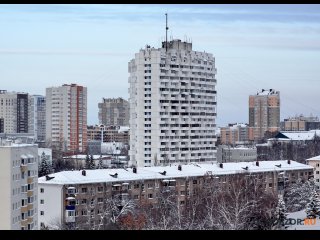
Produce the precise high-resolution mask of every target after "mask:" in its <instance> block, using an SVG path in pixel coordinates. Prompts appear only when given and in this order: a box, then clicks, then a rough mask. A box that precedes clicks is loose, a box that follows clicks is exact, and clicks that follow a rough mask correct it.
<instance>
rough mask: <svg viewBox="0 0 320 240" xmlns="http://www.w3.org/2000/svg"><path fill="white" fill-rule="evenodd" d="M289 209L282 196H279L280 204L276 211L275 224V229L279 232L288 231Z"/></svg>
mask: <svg viewBox="0 0 320 240" xmlns="http://www.w3.org/2000/svg"><path fill="white" fill-rule="evenodd" d="M287 215H288V214H287V208H286V204H285V202H284V200H283V197H282V195H279V198H278V204H277V207H276V209H275V222H274V229H277V230H284V229H286V226H285V222H286V219H287Z"/></svg>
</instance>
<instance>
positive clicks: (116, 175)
mask: <svg viewBox="0 0 320 240" xmlns="http://www.w3.org/2000/svg"><path fill="white" fill-rule="evenodd" d="M110 176H111V177H114V178H117V177H118V173H115V174H113V175H112V174H110Z"/></svg>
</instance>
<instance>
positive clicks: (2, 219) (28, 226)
mask: <svg viewBox="0 0 320 240" xmlns="http://www.w3.org/2000/svg"><path fill="white" fill-rule="evenodd" d="M0 159H1V161H0V189H1V198H0V212H1V214H0V230H36V229H38V209H37V206H38V199H37V195H38V188H37V186H38V181H37V180H38V146H37V145H33V144H18V143H12V142H11V141H9V140H1V142H0Z"/></svg>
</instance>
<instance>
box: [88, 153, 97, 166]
mask: <svg viewBox="0 0 320 240" xmlns="http://www.w3.org/2000/svg"><path fill="white" fill-rule="evenodd" d="M95 168H96V165H95V164H94V160H93V155H90V160H89V169H95Z"/></svg>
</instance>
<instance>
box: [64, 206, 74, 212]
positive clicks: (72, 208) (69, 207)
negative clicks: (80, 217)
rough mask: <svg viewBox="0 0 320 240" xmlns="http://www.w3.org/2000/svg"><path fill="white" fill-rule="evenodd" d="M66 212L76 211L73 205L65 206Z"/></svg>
mask: <svg viewBox="0 0 320 240" xmlns="http://www.w3.org/2000/svg"><path fill="white" fill-rule="evenodd" d="M66 210H69V211H74V210H76V206H75V205H67V206H66Z"/></svg>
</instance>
